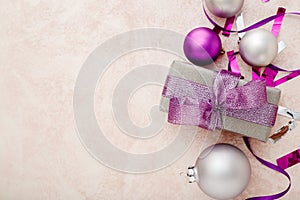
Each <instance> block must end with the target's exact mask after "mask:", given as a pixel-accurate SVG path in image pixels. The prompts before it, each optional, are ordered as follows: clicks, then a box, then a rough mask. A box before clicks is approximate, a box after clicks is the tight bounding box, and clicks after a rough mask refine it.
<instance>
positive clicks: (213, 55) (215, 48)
mask: <svg viewBox="0 0 300 200" xmlns="http://www.w3.org/2000/svg"><path fill="white" fill-rule="evenodd" d="M221 49H222V44H221V39H220V37H219V35H218V34H217V33H216V32H214V31H213V30H211V29H210V28H206V27H200V28H196V29H194V30H192V31H191V32H189V33H188V34H187V36H186V37H185V40H184V45H183V50H184V54H185V56H186V57H187V59H188V60H189V61H191V62H192V63H193V64H195V65H199V66H204V65H208V64H210V63H212V62H213V61H214V60H216V59H217V58H218V56H219V55H220V52H221Z"/></svg>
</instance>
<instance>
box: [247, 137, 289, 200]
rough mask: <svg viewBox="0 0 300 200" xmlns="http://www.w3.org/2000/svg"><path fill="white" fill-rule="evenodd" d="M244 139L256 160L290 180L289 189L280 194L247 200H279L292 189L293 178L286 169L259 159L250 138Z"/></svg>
mask: <svg viewBox="0 0 300 200" xmlns="http://www.w3.org/2000/svg"><path fill="white" fill-rule="evenodd" d="M243 139H244V142H245V144H246V146H247V148H248V150H249V151H250V152H251V153H252V155H253V156H254V157H255V158H256V160H258V161H259V162H260V163H261V164H263V165H264V166H266V167H268V168H270V169H272V170H274V171H277V172H279V173H281V174H283V175H284V176H286V177H287V179H288V180H289V185H288V187H287V188H286V189H285V190H284V191H282V192H280V193H277V194H274V195H268V196H260V197H250V198H248V199H247V200H274V199H278V198H281V197H283V196H284V195H285V194H286V193H287V192H288V191H289V190H290V188H291V177H290V175H289V174H288V173H287V172H286V171H284V169H282V168H280V167H278V166H277V165H274V164H273V163H270V162H268V161H266V160H264V159H262V158H260V157H258V156H257V155H256V154H255V153H254V152H253V150H252V148H251V146H250V143H249V139H248V137H243Z"/></svg>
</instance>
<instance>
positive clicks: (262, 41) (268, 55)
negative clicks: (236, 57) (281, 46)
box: [239, 29, 278, 67]
mask: <svg viewBox="0 0 300 200" xmlns="http://www.w3.org/2000/svg"><path fill="white" fill-rule="evenodd" d="M239 51H240V54H241V57H242V59H243V60H244V61H245V62H246V63H248V64H249V65H252V66H257V67H264V66H267V65H269V64H270V63H271V62H272V61H273V60H274V59H275V57H276V55H277V53H278V42H277V39H276V38H275V36H274V35H273V34H272V33H271V32H270V31H267V30H265V29H255V30H252V31H249V32H247V33H246V34H245V35H244V37H243V38H242V40H241V42H240V45H239Z"/></svg>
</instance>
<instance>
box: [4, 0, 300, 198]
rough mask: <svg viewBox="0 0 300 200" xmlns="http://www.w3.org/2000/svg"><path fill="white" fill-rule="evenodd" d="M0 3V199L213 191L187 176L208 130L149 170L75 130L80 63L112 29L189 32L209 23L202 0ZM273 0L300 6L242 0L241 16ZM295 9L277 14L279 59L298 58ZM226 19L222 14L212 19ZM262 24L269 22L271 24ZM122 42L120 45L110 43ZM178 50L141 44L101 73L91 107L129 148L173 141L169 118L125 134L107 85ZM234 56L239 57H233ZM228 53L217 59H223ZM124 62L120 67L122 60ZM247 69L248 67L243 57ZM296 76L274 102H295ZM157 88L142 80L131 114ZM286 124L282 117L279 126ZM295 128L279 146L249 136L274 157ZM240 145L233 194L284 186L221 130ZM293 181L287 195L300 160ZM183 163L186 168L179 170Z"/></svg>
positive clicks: (258, 14) (261, 11)
mask: <svg viewBox="0 0 300 200" xmlns="http://www.w3.org/2000/svg"><path fill="white" fill-rule="evenodd" d="M0 2H1V6H0V13H1V14H0V15H1V17H0V24H1V27H0V37H1V42H0V45H1V48H0V51H1V53H0V69H1V76H0V87H1V93H0V96H1V98H0V107H1V112H0V118H1V120H0V134H1V139H0V176H1V179H0V199H5V200H10V199H18V200H22V199H24V200H25V199H32V200H36V199H57V200H58V199H74V200H77V199H90V200H96V199H97V200H98V199H210V198H209V197H207V196H206V195H205V194H203V193H202V192H201V191H200V190H199V189H198V187H197V185H196V184H188V183H187V180H186V178H185V172H186V168H187V166H190V165H193V164H194V162H195V161H196V158H197V156H198V155H199V153H200V151H201V148H202V147H203V146H205V144H204V141H206V140H205V139H207V138H209V137H210V136H211V135H209V134H207V132H205V131H203V130H201V129H199V130H198V134H197V135H196V138H195V141H194V143H193V144H192V145H191V147H190V148H189V149H188V151H187V152H186V153H185V154H184V155H183V156H182V157H181V158H180V159H179V160H177V161H176V162H175V163H173V164H172V165H170V166H169V167H167V168H165V169H163V170H160V171H157V172H153V173H148V174H141V175H131V174H126V173H120V172H117V171H114V170H112V169H110V168H107V167H105V166H103V165H102V164H100V163H99V162H97V161H96V160H95V159H93V157H91V156H90V154H89V153H88V152H87V151H86V150H85V149H84V147H83V146H82V144H81V142H80V139H79V137H78V135H77V133H76V128H75V123H74V117H73V107H72V98H73V90H74V86H75V80H76V77H77V75H78V72H79V70H80V68H81V66H82V64H83V63H84V61H85V60H86V58H87V56H88V55H89V53H90V52H92V51H93V50H94V49H95V48H96V47H97V46H98V45H99V44H101V43H102V42H104V41H106V40H107V39H109V38H110V37H112V36H114V35H117V34H119V33H122V32H124V31H128V30H131V29H136V28H143V27H160V28H167V29H171V30H174V31H176V32H179V33H182V34H186V33H188V31H189V30H191V29H193V28H195V27H196V26H199V25H201V26H208V27H210V24H209V23H208V21H207V20H206V19H205V17H204V15H203V13H202V11H201V1H200V0H197V1H190V0H185V1H184V0H178V1H172V0H160V1H159V0H153V1H149V0H141V1H134V0H127V1H118V0H112V1H104V0H101V1H96V0H89V1H83V0H81V1H79V0H66V1H58V0H56V1H54V0H53V1H45V0H14V1H8V0H7V1H4V0H1V1H0ZM278 6H285V7H286V8H287V11H300V4H299V2H298V1H284V2H283V1H279V0H272V1H270V3H267V4H263V3H261V1H259V0H253V1H250V0H247V1H245V5H244V8H243V10H244V19H245V23H246V24H247V25H249V24H252V23H253V22H255V21H257V20H258V19H261V18H262V17H265V16H268V15H271V14H274V13H276V10H277V7H278ZM299 20H300V19H299V18H297V17H288V19H287V18H286V19H285V20H284V22H283V30H282V31H281V33H280V36H279V38H280V39H281V40H283V41H284V42H285V43H286V45H287V48H286V49H285V50H284V51H283V52H282V53H281V54H280V55H279V56H278V57H277V58H276V59H275V61H274V62H273V63H274V64H275V65H279V66H282V67H285V68H286V69H293V68H296V67H299V66H300V59H299V56H300V54H299V52H300V47H299V44H300V37H299V36H300V23H299ZM218 21H219V22H220V23H223V21H222V20H218ZM266 28H268V29H270V28H271V24H269V25H267V26H266ZM222 41H223V45H224V47H225V50H231V49H232V48H234V49H238V48H237V45H236V41H237V37H236V36H233V37H231V38H229V39H228V38H224V37H222ZM116 48H118V47H116ZM174 59H178V58H177V57H176V56H174V55H172V54H168V53H167V52H163V53H162V52H158V51H150V50H149V51H138V52H133V53H131V54H128V55H126V56H124V57H121V58H119V59H118V60H117V61H116V62H114V63H113V64H112V65H111V67H110V69H109V70H107V71H106V73H105V76H104V77H103V79H102V80H101V81H100V82H99V87H98V89H97V91H96V95H95V97H96V98H95V105H96V106H95V110H96V111H95V112H96V115H97V118H98V120H99V124H102V128H103V129H104V132H105V133H106V136H107V138H108V139H109V140H110V141H111V143H113V144H114V145H115V146H118V147H119V148H121V149H124V150H126V151H128V152H134V153H145V152H153V151H157V149H161V148H163V147H165V146H166V145H168V144H169V143H170V142H171V141H172V140H174V137H175V136H174V134H172V133H173V132H174V131H175V127H174V126H171V125H165V128H164V132H163V134H158V135H157V136H155V137H153V138H151V139H149V140H136V139H134V138H131V137H128V136H126V135H124V134H123V133H122V132H121V131H119V129H118V128H117V127H116V125H115V124H114V121H113V117H112V116H111V108H110V107H111V95H112V94H111V90H113V88H114V87H115V86H116V84H117V83H118V80H120V78H121V77H122V76H123V75H124V74H125V73H127V72H129V71H130V70H132V69H133V68H134V67H136V66H140V65H144V64H149V63H156V64H162V65H166V66H169V65H170V64H171V62H172V60H174ZM238 59H239V62H240V63H242V62H241V60H240V58H239V57H238ZM225 61H226V58H225V56H223V57H221V58H219V59H218V60H217V64H220V63H222V62H225ZM120 66H121V67H120ZM242 66H243V71H244V74H249V68H248V67H247V66H246V65H245V64H243V65H242ZM299 84H300V78H298V79H294V80H291V81H290V82H288V83H286V84H284V85H282V86H280V89H281V90H282V98H281V102H280V104H281V105H283V106H288V107H290V108H292V109H295V110H300V104H299V99H300V90H298V89H295V88H297V87H298V86H299ZM160 94H161V87H158V86H149V87H148V86H147V87H145V88H141V89H140V90H138V91H137V92H136V93H135V94H134V95H133V96H132V99H131V100H130V101H129V104H128V109H129V115H130V118H131V119H132V120H133V121H134V123H135V124H137V125H140V126H145V125H147V124H149V123H150V122H151V119H150V117H149V114H148V111H149V107H150V106H151V105H153V104H159V100H160ZM282 123H286V120H285V119H279V120H278V123H277V124H276V127H279V126H280V125H281V124H282ZM299 132H300V127H297V128H296V129H295V131H294V132H293V133H292V134H290V135H288V136H287V137H286V138H284V139H283V140H281V141H279V142H278V143H276V145H270V144H264V143H261V142H259V141H254V140H251V143H252V145H253V149H254V151H255V152H257V154H258V155H259V156H261V157H264V158H265V159H267V160H270V161H273V162H275V159H276V158H278V157H280V156H282V155H285V154H286V153H288V152H290V151H293V150H294V149H296V148H298V147H299V142H300V134H299ZM220 141H221V142H227V143H230V144H233V145H236V146H238V147H239V148H241V149H242V150H243V151H244V152H245V153H246V155H247V156H248V158H249V159H250V161H251V166H252V169H253V170H252V177H251V181H250V184H249V186H248V188H247V190H246V191H245V192H244V193H243V194H242V195H241V196H240V197H239V198H237V199H245V198H246V197H249V196H253V195H264V194H271V193H274V192H278V191H281V190H283V189H284V188H285V187H286V186H287V181H286V180H285V179H284V177H282V176H281V175H279V174H277V173H275V172H272V171H270V170H268V169H266V168H265V167H263V166H261V165H260V164H259V163H258V162H257V161H255V159H254V158H253V157H252V156H251V155H250V153H249V152H248V151H247V149H246V147H245V145H244V144H243V142H242V138H240V137H236V135H233V134H230V133H227V134H223V135H222V136H221V137H220ZM287 171H288V172H289V173H290V175H291V176H292V181H293V186H292V188H291V191H290V192H289V193H288V195H286V197H284V198H283V199H299V196H300V192H299V185H300V179H299V174H300V166H297V165H295V166H293V167H292V168H290V169H288V170H287ZM182 172H183V173H182Z"/></svg>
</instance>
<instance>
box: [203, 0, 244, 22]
mask: <svg viewBox="0 0 300 200" xmlns="http://www.w3.org/2000/svg"><path fill="white" fill-rule="evenodd" d="M205 3H206V6H207V8H208V10H209V11H210V12H211V13H212V14H214V15H216V16H218V17H223V18H228V17H232V16H235V15H236V14H238V13H239V12H240V10H241V9H242V7H243V4H244V0H205Z"/></svg>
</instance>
